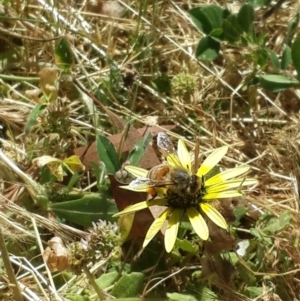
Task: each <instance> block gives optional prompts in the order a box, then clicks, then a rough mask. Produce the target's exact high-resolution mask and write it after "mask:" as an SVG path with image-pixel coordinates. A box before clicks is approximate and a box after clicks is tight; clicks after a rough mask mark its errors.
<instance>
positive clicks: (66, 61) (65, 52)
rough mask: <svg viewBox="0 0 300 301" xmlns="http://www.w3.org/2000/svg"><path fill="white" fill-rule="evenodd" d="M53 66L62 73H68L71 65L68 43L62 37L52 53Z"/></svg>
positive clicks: (71, 53)
mask: <svg viewBox="0 0 300 301" xmlns="http://www.w3.org/2000/svg"><path fill="white" fill-rule="evenodd" d="M54 59H55V64H56V65H57V66H58V67H59V68H60V69H63V70H64V71H66V72H68V71H70V69H71V67H72V65H73V52H72V50H71V47H70V45H69V41H68V40H67V39H66V38H65V37H63V38H62V39H61V40H60V41H59V43H58V44H57V46H56V47H55V51H54Z"/></svg>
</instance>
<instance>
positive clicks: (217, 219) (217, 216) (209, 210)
mask: <svg viewBox="0 0 300 301" xmlns="http://www.w3.org/2000/svg"><path fill="white" fill-rule="evenodd" d="M200 207H201V209H202V211H203V212H204V213H205V214H206V215H207V216H208V217H209V218H210V219H211V221H213V222H214V223H215V224H216V225H218V226H219V227H221V228H223V229H227V228H228V225H227V223H226V221H225V219H224V217H223V216H222V214H221V213H220V212H219V211H218V210H217V209H216V208H214V207H213V206H211V205H209V204H207V203H200Z"/></svg>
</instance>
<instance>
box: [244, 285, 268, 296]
mask: <svg viewBox="0 0 300 301" xmlns="http://www.w3.org/2000/svg"><path fill="white" fill-rule="evenodd" d="M264 289H265V288H264ZM263 292H264V291H263V290H262V288H261V287H257V286H248V287H246V289H245V294H246V295H247V296H248V297H249V298H256V297H258V296H261V295H262V294H263Z"/></svg>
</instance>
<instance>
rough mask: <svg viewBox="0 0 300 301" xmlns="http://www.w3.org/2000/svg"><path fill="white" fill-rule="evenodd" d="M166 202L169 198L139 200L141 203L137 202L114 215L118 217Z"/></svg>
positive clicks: (162, 204)
mask: <svg viewBox="0 0 300 301" xmlns="http://www.w3.org/2000/svg"><path fill="white" fill-rule="evenodd" d="M166 204H167V200H166V199H165V198H161V199H154V200H149V201H144V202H139V203H136V204H134V205H131V206H128V207H126V208H125V209H124V210H122V211H120V212H118V213H116V214H114V215H113V217H117V216H121V215H124V214H128V213H132V212H136V211H140V210H142V209H145V208H148V207H151V206H154V205H158V206H164V205H166Z"/></svg>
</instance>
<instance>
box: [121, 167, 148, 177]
mask: <svg viewBox="0 0 300 301" xmlns="http://www.w3.org/2000/svg"><path fill="white" fill-rule="evenodd" d="M124 169H125V170H127V171H128V172H130V173H131V174H132V175H134V176H135V177H137V178H146V177H147V174H148V170H147V169H144V168H141V167H137V166H132V165H126V166H125V167H124Z"/></svg>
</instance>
